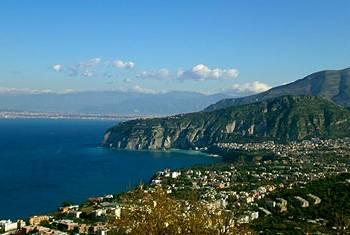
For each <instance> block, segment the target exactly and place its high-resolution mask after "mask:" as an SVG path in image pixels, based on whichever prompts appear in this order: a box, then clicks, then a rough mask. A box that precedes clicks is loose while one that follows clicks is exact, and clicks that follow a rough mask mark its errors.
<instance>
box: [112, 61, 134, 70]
mask: <svg viewBox="0 0 350 235" xmlns="http://www.w3.org/2000/svg"><path fill="white" fill-rule="evenodd" d="M112 65H113V66H114V67H116V68H120V69H132V68H134V67H135V63H134V62H132V61H122V60H114V61H112Z"/></svg>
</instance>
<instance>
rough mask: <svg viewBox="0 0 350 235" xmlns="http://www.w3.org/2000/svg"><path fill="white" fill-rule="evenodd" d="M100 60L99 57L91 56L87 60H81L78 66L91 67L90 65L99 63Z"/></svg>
mask: <svg viewBox="0 0 350 235" xmlns="http://www.w3.org/2000/svg"><path fill="white" fill-rule="evenodd" d="M101 62H102V59H101V58H93V59H90V60H87V61H85V62H81V63H80V64H79V66H80V67H83V68H91V67H94V66H96V65H98V64H100V63H101Z"/></svg>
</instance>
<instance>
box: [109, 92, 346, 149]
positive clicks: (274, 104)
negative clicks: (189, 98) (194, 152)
mask: <svg viewBox="0 0 350 235" xmlns="http://www.w3.org/2000/svg"><path fill="white" fill-rule="evenodd" d="M349 135H350V111H349V110H347V109H345V108H342V107H340V106H338V105H336V104H334V103H333V102H331V101H328V100H326V99H322V98H319V97H311V96H283V97H278V98H274V99H268V100H265V101H261V102H257V103H253V104H247V105H241V106H235V107H229V108H224V109H219V110H215V111H212V112H197V113H189V114H183V115H176V116H171V117H165V118H152V119H138V120H132V121H127V122H123V123H120V124H118V125H116V126H114V127H112V128H110V129H109V130H107V131H106V133H105V138H104V141H103V144H104V145H105V146H109V147H115V148H121V149H169V148H180V149H197V148H205V147H209V146H211V145H213V144H215V143H218V142H232V141H233V142H244V141H260V140H275V141H279V142H285V141H291V140H302V139H307V138H311V137H321V138H336V137H344V136H349Z"/></svg>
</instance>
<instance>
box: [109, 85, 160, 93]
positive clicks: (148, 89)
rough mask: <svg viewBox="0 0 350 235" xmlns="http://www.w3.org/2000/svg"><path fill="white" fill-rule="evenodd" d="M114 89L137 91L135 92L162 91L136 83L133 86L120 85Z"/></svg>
mask: <svg viewBox="0 0 350 235" xmlns="http://www.w3.org/2000/svg"><path fill="white" fill-rule="evenodd" d="M113 90H114V91H121V92H135V93H142V94H157V93H160V92H158V91H155V90H153V89H150V88H146V87H143V86H141V85H135V86H132V87H125V86H120V87H117V88H114V89H113Z"/></svg>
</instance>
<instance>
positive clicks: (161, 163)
mask: <svg viewBox="0 0 350 235" xmlns="http://www.w3.org/2000/svg"><path fill="white" fill-rule="evenodd" d="M116 123H117V121H103V120H52V119H47V120H46V119H11V120H9V119H0V220H1V219H17V218H27V217H29V216H32V215H40V214H43V213H49V212H53V211H55V210H57V208H58V207H59V206H60V205H61V204H62V202H64V201H69V202H72V203H75V204H79V203H82V202H84V201H85V200H87V199H88V198H89V197H92V196H102V195H105V194H114V193H118V192H123V191H127V190H130V189H132V188H133V187H135V186H137V185H138V184H139V183H140V182H145V183H148V182H149V180H150V179H151V177H152V176H153V174H154V173H155V172H156V171H158V170H162V169H165V168H171V169H178V168H184V167H191V166H194V165H203V164H211V163H216V162H219V161H221V159H220V158H215V157H212V156H209V155H205V154H202V153H198V152H190V151H127V150H113V149H108V148H103V147H101V140H102V139H103V134H104V132H105V130H106V129H107V128H109V127H111V126H113V125H115V124H116Z"/></svg>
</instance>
